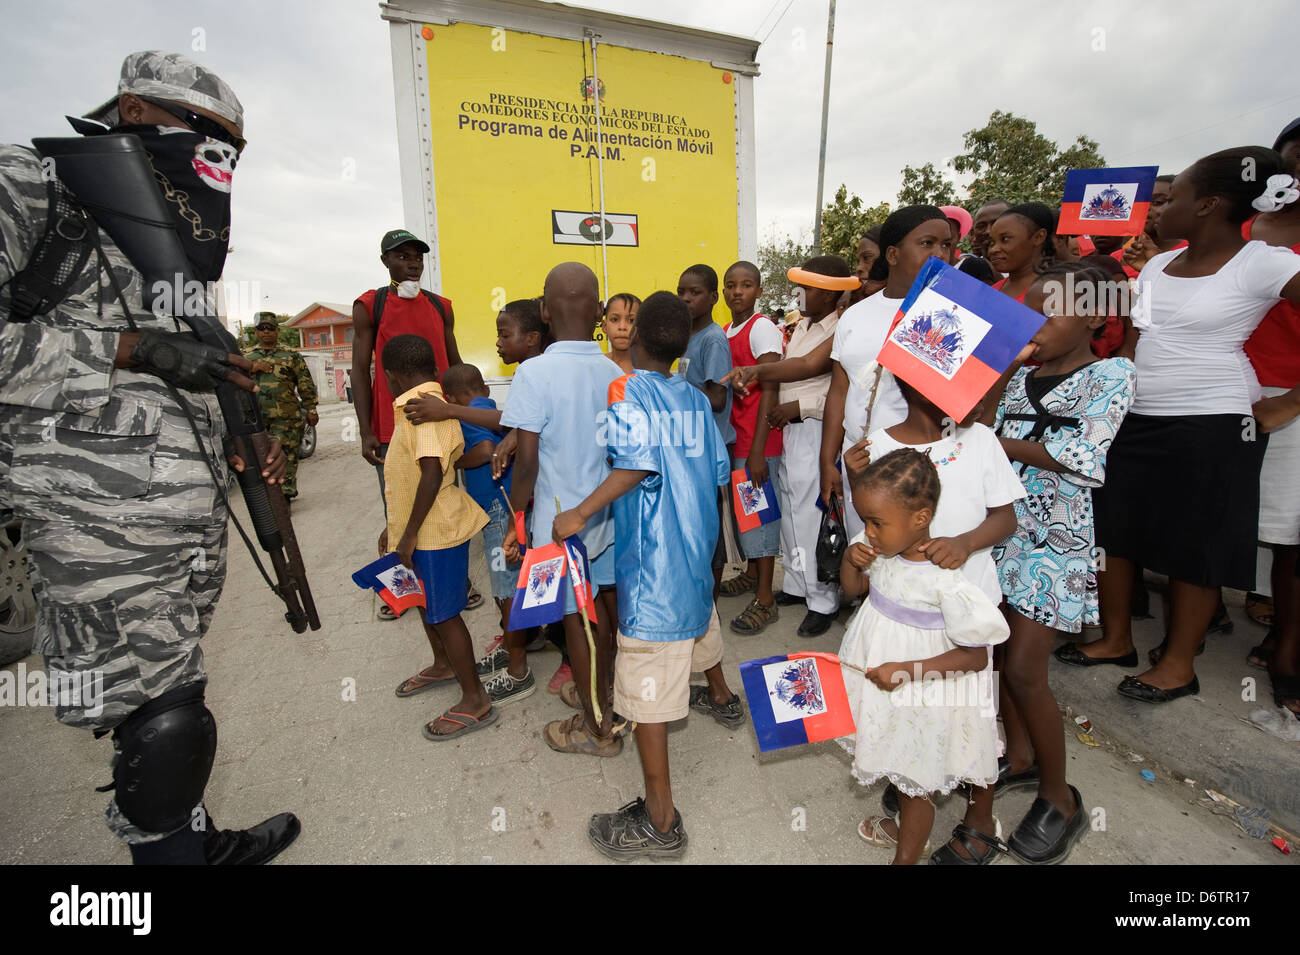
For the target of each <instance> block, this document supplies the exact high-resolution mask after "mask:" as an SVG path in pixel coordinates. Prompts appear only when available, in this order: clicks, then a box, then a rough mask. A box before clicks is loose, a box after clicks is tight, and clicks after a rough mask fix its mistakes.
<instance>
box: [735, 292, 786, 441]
mask: <svg viewBox="0 0 1300 955" xmlns="http://www.w3.org/2000/svg"><path fill="white" fill-rule="evenodd" d="M763 317H764V316H762V315H759V314H758V313H755V314H754V316H753V318H763ZM731 324H732V323H730V322H728V323H727V328H728V329H730V328H731ZM753 330H754V322H753V320H752V319H750V320H747V321H746V324H745V327H744V328H743V329H741V330H740V331H738V332H737V333H736V334H735V335H732V336H730V337H728V338H727V345H728V347H730V348H731V364H732V365H733V366H734V367H736V368H747V367H748V366H750V365H757V364H758V360H757V359H756V358H754V352H753V349H751V348H750V347H749V333H750V332H752V331H753ZM762 398H763V389H762V388H750V389H749V394H747V395H746V396H745V397H743V398H742V397H740V395H738V394H736V393H735V392H732V399H731V426H732V427H733V428H735V429H736V457H738V458H747V457H749V451H750V448H752V447H753V445H754V431H755V430H756V429H757V428H758V403H759V402H760V401H761V400H762ZM780 453H781V429H780V428H773V429H772V430H771V431H769V432H768V433H767V441H766V442H765V443H764V444H763V457H765V458H772V457H776V456H777V455H778V454H780Z"/></svg>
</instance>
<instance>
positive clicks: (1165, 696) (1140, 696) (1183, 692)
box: [1117, 676, 1201, 703]
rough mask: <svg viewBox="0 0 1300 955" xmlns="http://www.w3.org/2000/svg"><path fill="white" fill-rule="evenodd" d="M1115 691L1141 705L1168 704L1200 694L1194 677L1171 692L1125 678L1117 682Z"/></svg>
mask: <svg viewBox="0 0 1300 955" xmlns="http://www.w3.org/2000/svg"><path fill="white" fill-rule="evenodd" d="M1117 689H1118V690H1119V695H1120V696H1127V697H1128V698H1129V699H1131V700H1141V701H1142V702H1143V703H1168V702H1169V701H1170V700H1176V699H1178V698H1179V697H1180V696H1194V695H1195V694H1197V693H1200V692H1201V681H1200V680H1198V679H1197V678H1196V677H1192V682H1191V683H1188V684H1186V685H1185V686H1176V687H1174V688H1173V689H1172V690H1162V689H1160V687H1158V686H1152V685H1151V684H1150V683H1143V682H1142V681H1141V680H1139V679H1138V678H1137V677H1135V676H1126V677H1124V679H1122V680H1120V681H1119V687H1118V688H1117Z"/></svg>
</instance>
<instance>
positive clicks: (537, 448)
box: [501, 262, 623, 756]
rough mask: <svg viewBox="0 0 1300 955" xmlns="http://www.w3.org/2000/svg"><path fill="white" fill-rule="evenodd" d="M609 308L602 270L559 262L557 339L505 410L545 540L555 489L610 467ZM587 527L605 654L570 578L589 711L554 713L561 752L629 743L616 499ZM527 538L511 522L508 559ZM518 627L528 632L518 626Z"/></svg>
mask: <svg viewBox="0 0 1300 955" xmlns="http://www.w3.org/2000/svg"><path fill="white" fill-rule="evenodd" d="M602 315H603V310H602V308H601V304H600V286H599V283H597V281H596V273H595V272H593V271H591V269H589V268H587V266H585V265H582V264H580V263H578V262H565V263H563V264H561V265H557V266H556V267H555V268H553V269H551V271H550V272H549V273H548V274H547V276H546V284H545V286H544V291H543V295H542V320H543V321H544V322H546V324H547V325H549V326H550V328H551V331H552V333H553V334H554V335H555V342H554V344H552V345H550V346H549V347H548V348H547V349H546V351H544V352H543V353H542V354H540V355H538V356H536V357H535V358H530V359H528V360H527V361H525V362H523V363H521V364H520V365H519V368H518V370H517V371H516V372H515V377H514V381H513V382H511V385H510V393H509V395H508V396H507V397H506V407H505V410H504V411H502V413H501V427H503V428H515V429H517V431H516V434H517V437H518V444H517V450H516V451H515V459H514V474H513V477H512V479H511V487H510V507H511V510H513V511H522V510H524V508H525V506H526V505H527V504H528V501H529V500H530V499H531V500H532V502H533V516H532V527H531V533H532V541H531V543H533V544H537V545H539V546H540V545H542V544H545V543H546V541H547V538H548V537H549V536H550V530H551V523H552V522H553V521H554V520H555V513H556V510H557V508H556V506H555V502H556V499H557V498H558V499H559V501H560V508H558V509H560V510H562V509H564V508H571V507H573V506H575V505H576V504H578V502H580V501H582V500H583V499H584V498H586V497H587V495H588V494H590V493H591V492H592V491H593V490H595V489H596V487H597V486H599V485H600V483H601V482H602V481H604V480H605V478H607V477H608V476H609V463H608V462H607V461H606V460H605V445H604V443H603V442H600V441H597V440H596V429H597V428H598V427H599V425H600V422H601V420H602V419H603V416H604V412H605V398H606V392H607V391H608V389H609V385H610V382H612V381H614V379H616V378H618V377H619V376H620V375H621V374H622V371H621V369H620V368H619V367H618V366H617V365H615V364H614V363H613V362H612V361H610V360H609V359H608V358H607V357H605V353H604V352H603V351H601V350H600V345H599V344H597V343H596V342H595V341H593V340H592V333H593V332H594V331H595V329H596V323H597V322H598V321H600V319H601V317H602ZM579 536H580V537H581V539H582V543H583V546H584V547H585V548H586V549H587V557H588V559H589V560H590V562H591V577H590V580H591V583H592V587H593V590H595V589H596V588H601V589H600V590H599V591H598V592H597V593H596V595H595V597H596V599H595V603H596V617H597V623H596V625H595V642H596V659H594V660H593V659H591V654H590V652H589V651H588V649H587V637H586V633H585V631H584V630H583V626H582V620H581V619H580V618H579V616H578V606H577V602H576V600H575V599H574V594H573V588H572V587H566V588H565V597H564V604H565V605H564V641H565V645H566V646H567V647H568V650H569V662H570V666H572V668H573V679H574V682H575V683H576V685H577V691H578V698H579V702H581V704H582V711H581V712H579V713H575V714H574V715H573V717H571V718H570V719H567V720H555V721H553V722H551V723H548V724H547V725H546V728H545V729H544V731H543V733H542V737H543V739H545V740H546V745H548V746H549V747H551V749H553V750H556V751H557V752H561V753H586V754H588V755H592V756H617V755H618V754H619V752H621V751H622V749H623V739H622V736H621V735H620V732H619V731H616V730H615V725H616V724H615V723H614V721H613V708H612V707H611V706H609V701H608V696H609V684H610V662H611V658H612V655H613V644H614V621H615V620H617V619H618V606H617V604H616V602H615V597H614V548H613V543H614V520H613V517H612V515H611V513H610V509H609V508H608V507H603V508H599V509H597V510H595V511H593V512H592V513H591V514H590V517H589V520H588V521H587V525H586V529H585V530H584V531H583V532H582V533H581V534H580V535H579ZM521 543H523V544H525V545H526V544H528V543H530V542H527V541H523V542H521V541H518V540H517V539H516V536H515V529H514V522H513V521H511V522H510V524H509V526H508V527H507V528H506V538H505V551H506V559H507V560H518V559H519V545H520V544H521ZM513 636H514V637H516V638H522V634H518V633H516V634H513ZM516 642H517V640H516ZM511 649H512V651H513V649H514V647H513V645H512V646H511ZM592 667H595V670H596V676H597V679H596V685H597V692H598V693H599V694H600V698H599V701H598V702H599V703H600V710H601V715H602V716H603V717H604V722H603V725H600V726H598V725H597V724H596V717H595V713H594V710H593V708H592V705H591V673H592V670H591V668H592Z"/></svg>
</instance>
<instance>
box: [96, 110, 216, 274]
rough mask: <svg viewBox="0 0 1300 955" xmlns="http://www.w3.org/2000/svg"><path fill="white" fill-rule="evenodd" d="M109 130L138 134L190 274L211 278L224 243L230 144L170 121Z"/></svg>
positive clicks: (214, 272)
mask: <svg viewBox="0 0 1300 955" xmlns="http://www.w3.org/2000/svg"><path fill="white" fill-rule="evenodd" d="M114 132H118V133H131V134H133V135H136V136H139V137H140V140H141V142H142V143H143V144H144V148H145V150H146V151H147V152H148V153H149V158H150V160H151V161H152V162H153V168H154V175H155V176H156V177H157V179H158V185H159V186H160V187H161V188H162V191H163V195H164V197H165V198H166V200H167V205H168V207H169V208H170V209H171V213H172V217H173V218H174V219H175V220H176V232H177V234H178V235H179V236H180V239H181V244H182V245H183V246H184V247H185V254H186V256H187V257H188V258H189V260H190V264H191V265H192V266H193V267H194V276H193V277H194V278H196V279H198V280H200V281H202V282H215V281H216V280H217V279H219V278H220V277H221V270H222V268H224V266H225V263H226V250H227V248H228V246H229V243H230V184H231V179H232V177H233V175H234V171H235V163H236V161H237V156H236V154H235V148H234V147H233V146H230V145H228V144H226V143H223V142H218V141H217V140H215V139H209V138H207V137H206V136H204V135H202V134H201V133H195V132H191V131H189V130H187V129H179V128H177V127H172V126H119V127H117V128H116V129H115V130H114Z"/></svg>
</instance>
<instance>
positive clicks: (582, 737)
mask: <svg viewBox="0 0 1300 955" xmlns="http://www.w3.org/2000/svg"><path fill="white" fill-rule="evenodd" d="M585 720H586V717H585V716H584V715H583V714H582V713H574V714H573V715H572V716H571V717H569V718H568V719H567V720H555V721H554V722H551V723H547V724H546V727H545V729H543V731H542V738H543V739H545V740H546V745H547V746H549V747H551V749H553V750H555V751H556V752H557V753H576V754H578V755H582V756H617V755H618V754H619V753H621V752H622V751H623V739H622V737H621V736H610V737H608V738H606V739H602V738H601V737H599V736H595V735H593V734H592V733H590V732H588V730H587V727H586V726H585V725H584V724H585Z"/></svg>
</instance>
